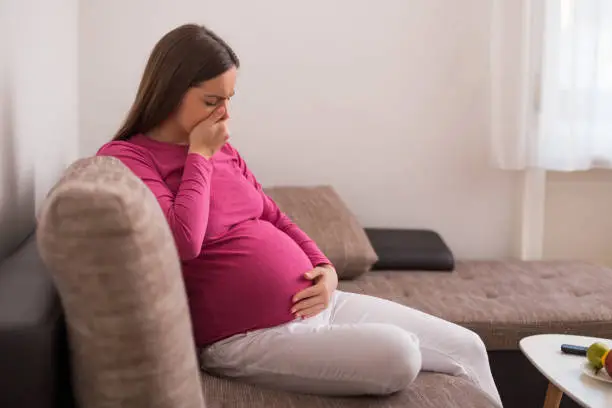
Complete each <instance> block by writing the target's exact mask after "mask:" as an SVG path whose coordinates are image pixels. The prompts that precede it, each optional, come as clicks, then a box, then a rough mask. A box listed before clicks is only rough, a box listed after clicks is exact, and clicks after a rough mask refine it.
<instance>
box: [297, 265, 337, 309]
mask: <svg viewBox="0 0 612 408" xmlns="http://www.w3.org/2000/svg"><path fill="white" fill-rule="evenodd" d="M304 277H305V278H306V279H308V280H311V281H314V285H312V286H311V287H309V288H306V289H304V290H302V291H300V292H298V293H297V294H296V295H295V296H294V297H293V303H294V305H293V307H292V308H291V313H293V314H294V315H295V317H303V318H308V317H313V316H316V315H318V314H319V313H321V312H322V311H323V310H325V308H327V306H329V301H330V300H331V296H332V294H333V293H334V290H336V287H337V286H338V275H337V274H336V270H335V269H334V267H333V266H331V265H323V266H317V267H316V268H314V269H313V270H312V271H308V272H306V273H305V274H304Z"/></svg>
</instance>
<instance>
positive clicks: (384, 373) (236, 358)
mask: <svg viewBox="0 0 612 408" xmlns="http://www.w3.org/2000/svg"><path fill="white" fill-rule="evenodd" d="M331 311H332V308H329V309H328V310H326V311H324V312H323V313H322V314H320V315H319V316H316V317H314V318H311V319H307V320H302V321H296V322H292V323H288V324H285V325H282V326H278V327H273V328H270V329H263V330H257V331H254V332H250V333H247V334H241V335H237V336H234V337H231V338H230V339H228V340H223V341H221V342H218V343H215V344H213V345H212V346H211V347H208V348H205V349H203V350H202V351H201V353H200V357H201V362H202V368H203V369H205V370H206V371H209V372H211V373H213V374H218V375H221V376H226V377H233V378H239V379H241V380H243V381H247V382H250V383H253V384H258V385H262V386H266V387H270V388H280V389H284V390H287V391H295V392H302V393H308V394H322V395H335V396H341V395H383V394H390V393H393V392H396V391H399V390H402V389H404V388H406V387H407V386H408V385H409V384H410V383H411V382H412V381H413V380H414V379H415V378H416V376H417V374H418V372H419V371H420V369H421V355H420V352H419V343H418V339H417V338H416V336H414V335H413V334H410V333H408V332H407V331H405V330H403V329H401V328H399V327H395V326H393V325H388V324H380V323H363V324H357V325H355V324H343V325H330V324H329V319H330V316H331Z"/></svg>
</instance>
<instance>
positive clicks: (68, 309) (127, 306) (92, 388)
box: [37, 157, 204, 408]
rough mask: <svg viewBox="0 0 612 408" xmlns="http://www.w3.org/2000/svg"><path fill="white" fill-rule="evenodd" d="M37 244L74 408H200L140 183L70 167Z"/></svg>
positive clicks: (173, 279)
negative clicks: (59, 319)
mask: <svg viewBox="0 0 612 408" xmlns="http://www.w3.org/2000/svg"><path fill="white" fill-rule="evenodd" d="M37 236H38V245H39V248H40V252H41V255H42V258H43V260H44V261H45V263H46V265H47V267H48V268H49V269H50V271H51V273H52V276H53V279H54V281H55V284H56V286H57V288H58V291H59V294H60V298H61V301H62V304H63V306H64V310H65V314H66V320H67V325H68V332H69V339H70V348H71V355H72V363H73V370H74V374H73V378H74V380H73V381H74V388H75V393H76V397H77V401H78V404H79V406H81V407H87V408H98V407H100V408H102V407H104V408H106V407H135V408H139V407H142V408H145V407H146V408H176V407H185V408H201V407H204V402H203V395H202V390H201V385H200V376H199V371H198V366H197V360H196V355H195V352H194V345H193V335H192V331H191V325H190V321H189V310H188V308H187V300H186V295H185V289H184V285H183V280H182V278H181V271H180V265H179V260H178V256H177V253H176V249H175V246H174V241H173V238H172V235H171V232H170V230H169V228H168V225H167V223H166V220H165V218H164V216H163V214H162V212H161V209H160V207H159V205H158V203H157V201H156V200H155V197H153V195H152V193H151V192H150V191H149V189H148V188H147V187H146V186H145V185H144V184H143V183H142V182H141V181H140V179H138V178H137V177H136V176H135V175H133V174H132V173H131V172H130V170H128V169H127V168H126V167H125V166H124V165H123V164H121V162H119V161H118V160H116V159H114V158H110V157H95V158H90V159H84V160H81V161H79V162H77V163H75V164H74V165H73V166H72V167H71V168H70V169H69V170H68V171H67V172H66V174H65V176H64V178H63V179H62V180H61V181H60V182H59V183H58V184H57V186H56V187H55V188H54V189H53V190H52V192H51V193H50V195H49V197H48V198H47V200H46V202H45V204H44V206H43V209H42V212H41V214H40V218H39V227H38V235H37Z"/></svg>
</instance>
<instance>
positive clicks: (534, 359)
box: [517, 334, 612, 408]
mask: <svg viewBox="0 0 612 408" xmlns="http://www.w3.org/2000/svg"><path fill="white" fill-rule="evenodd" d="M596 341H601V342H603V343H607V344H609V345H610V346H612V340H604V339H597V338H593V337H582V336H569V335H564V334H542V335H538V336H532V337H527V338H524V339H523V340H521V342H520V348H521V351H522V352H523V354H525V356H526V357H527V358H528V359H529V361H530V362H531V363H532V364H533V365H534V366H535V367H536V368H537V369H538V371H540V372H541V373H542V374H543V375H544V376H545V377H546V378H547V379H548V381H549V385H548V391H547V392H546V401H545V402H544V408H558V407H559V403H560V402H561V398H562V397H563V394H565V395H567V396H568V397H570V398H571V399H573V400H574V401H576V402H577V403H579V404H580V405H582V406H583V407H587V408H606V407H608V408H609V407H612V384H610V383H606V382H603V381H599V380H596V379H593V378H591V377H589V376H588V375H586V374H584V373H583V372H582V366H583V365H584V363H585V361H586V357H582V356H573V355H568V354H563V353H561V345H562V344H574V345H577V346H587V347H588V346H590V345H591V344H593V343H595V342H596ZM517 374H518V375H520V373H517Z"/></svg>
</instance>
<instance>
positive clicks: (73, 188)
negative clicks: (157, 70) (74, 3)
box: [0, 157, 612, 408]
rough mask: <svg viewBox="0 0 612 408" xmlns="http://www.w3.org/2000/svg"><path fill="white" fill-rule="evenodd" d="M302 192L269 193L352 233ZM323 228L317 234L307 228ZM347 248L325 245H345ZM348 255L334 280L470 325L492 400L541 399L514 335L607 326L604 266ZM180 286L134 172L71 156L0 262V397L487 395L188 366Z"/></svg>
mask: <svg viewBox="0 0 612 408" xmlns="http://www.w3.org/2000/svg"><path fill="white" fill-rule="evenodd" d="M326 191H329V190H326ZM313 193H317V191H312V189H297V190H296V189H295V188H293V189H280V190H271V191H270V194H271V195H272V196H273V197H274V198H275V200H276V201H277V202H279V205H280V206H281V208H283V210H286V211H287V213H288V214H289V215H290V216H291V217H292V218H294V219H295V220H296V222H297V223H298V224H299V225H300V226H302V227H303V228H304V229H305V230H307V232H308V233H309V234H310V235H312V236H313V237H314V238H315V240H317V243H319V245H320V246H321V247H322V248H324V249H325V251H326V253H329V252H330V251H331V252H332V253H333V252H334V250H333V248H329V244H328V242H327V240H329V241H333V240H342V239H344V238H345V234H342V233H340V232H338V231H339V228H345V229H346V230H348V233H349V234H357V233H358V231H357V227H356V224H355V220H354V218H352V217H351V216H350V212H346V209H344V211H345V212H346V214H345V215H344V216H342V217H339V218H333V219H326V218H325V216H321V217H320V219H321V220H322V221H321V222H322V223H323V224H322V225H318V226H317V225H316V222H313V221H312V220H313V219H317V218H318V217H316V215H317V212H316V211H314V212H313V208H314V207H316V206H317V205H318V204H317V203H316V202H315V201H316V200H314V199H313V198H312V196H313ZM319 193H320V191H319ZM319 196H320V194H319ZM296 197H298V198H296ZM300 197H301V198H300ZM326 197H327V198H325V199H324V200H323V201H324V204H326V205H328V207H326V208H329V204H330V203H329V202H327V201H326V200H328V199H329V197H330V196H329V195H328V196H326ZM332 198H333V197H332ZM329 200H331V199H329ZM329 200H328V201H329ZM332 201H333V200H332ZM335 202H337V200H335ZM300 203H302V204H300ZM319 204H320V203H319ZM300 208H303V209H304V212H303V213H299V212H300ZM309 214H310V216H309ZM313 214H314V215H315V216H314V217H313V216H312V215H313ZM309 220H310V221H309ZM338 220H340V221H342V222H341V223H340V224H338V223H337V221H338ZM330 224H331V226H332V227H333V228H332V231H333V232H332V233H329V234H320V233H317V231H318V230H325V229H326V228H327V229H328V230H329V227H330ZM346 225H348V227H347V226H346ZM352 242H353V241H352ZM355 242H361V243H363V237H361V238H359V239H357V238H356V240H355ZM348 249H350V248H348ZM348 249H347V246H346V245H345V246H344V247H342V248H340V249H337V250H338V252H337V254H336V253H334V257H343V256H344V257H346V256H347V253H346V252H347V251H348ZM353 250H354V248H353V249H351V251H353ZM334 257H332V260H334V259H335V258H334ZM353 258H354V259H353V260H346V259H345V261H344V262H339V263H340V264H341V265H343V266H345V269H346V271H343V274H344V273H345V272H346V275H345V276H346V278H345V280H342V281H341V282H340V289H342V290H346V291H352V292H357V293H365V294H371V295H375V296H380V297H384V298H387V299H390V300H394V301H397V302H400V303H403V304H406V305H408V306H411V307H416V308H418V309H420V310H423V311H425V312H427V313H431V314H434V315H437V316H439V317H442V318H444V319H447V320H450V321H453V322H456V323H458V324H461V325H463V326H465V327H468V328H470V329H472V330H474V331H475V332H477V333H478V334H479V335H480V336H481V337H482V338H483V340H484V342H485V344H486V345H487V348H488V350H489V358H490V362H491V366H492V370H493V373H494V377H495V379H496V382H497V384H498V387H499V389H500V393H501V395H502V399H503V401H504V406H505V407H532V406H533V407H537V406H541V404H542V402H543V398H544V393H545V389H546V380H545V379H544V378H543V377H542V376H541V375H539V374H538V373H537V371H536V370H535V369H534V368H533V367H531V365H530V364H529V363H528V362H527V360H526V359H525V358H523V357H522V355H521V353H520V352H519V351H518V341H519V340H520V339H521V338H523V337H525V336H528V335H533V334H540V333H552V332H556V333H572V334H583V335H590V336H598V337H608V338H610V337H612V323H611V322H612V297H610V296H609V295H608V294H609V293H611V291H612V271H611V270H610V269H608V268H605V267H601V266H597V265H592V264H589V263H583V262H519V261H479V262H467V261H463V262H458V263H457V264H456V267H455V271H454V272H452V273H439V272H425V271H423V272H418V271H417V272H414V271H411V272H407V271H388V270H384V271H378V270H377V271H369V272H366V271H367V269H368V267H367V266H365V267H364V266H363V265H364V264H367V263H368V262H371V261H372V255H371V249H367V248H365V249H363V252H362V254H361V255H359V254H358V255H356V256H355V257H353ZM334 262H336V261H334ZM347 271H348V272H347ZM182 285H183V283H182V279H181V278H180V264H179V261H178V257H177V255H176V249H175V248H174V246H173V242H172V239H171V235H170V231H169V229H168V227H167V225H166V223H165V220H164V219H163V215H162V214H161V211H160V210H159V206H157V205H156V202H155V199H154V197H153V196H152V195H151V193H150V192H149V191H148V189H147V188H146V187H145V186H144V184H142V183H141V182H140V180H138V179H137V178H136V177H135V176H133V175H132V174H131V173H130V172H129V170H127V169H126V168H125V167H123V165H122V164H121V163H120V162H118V161H116V160H114V159H111V158H100V157H98V158H90V159H84V160H81V161H79V162H77V163H75V165H73V166H72V167H71V168H70V169H69V170H68V171H67V172H66V174H65V176H64V178H63V179H62V180H60V182H59V183H58V185H57V186H56V187H55V188H54V189H53V191H51V193H50V195H49V198H48V199H47V202H46V203H45V205H44V208H43V210H42V212H41V214H40V217H39V226H38V230H37V231H36V233H33V234H32V236H30V237H29V238H28V239H27V240H26V241H25V242H24V243H23V244H22V245H21V246H20V247H19V248H18V249H17V251H16V252H15V253H14V254H13V255H12V256H10V257H9V258H8V259H6V260H4V261H3V262H2V263H1V264H0V350H1V351H2V354H1V356H2V357H1V358H0V406H2V407H24V408H29V407H31V408H47V407H49V408H50V407H73V406H77V407H87V408H89V407H114V406H124V407H160V408H162V407H163V408H166V407H204V406H206V407H208V408H221V407H223V408H247V407H249V408H258V407H266V408H267V407H270V408H274V407H281V408H285V407H286V408H301V407H321V408H327V407H329V408H332V407H348V408H351V407H355V408H357V407H368V408H378V407H381V408H382V407H384V408H395V407H412V408H442V407H449V408H454V407H457V408H459V407H471V408H481V407H482V408H488V407H491V404H490V403H489V402H488V400H487V399H486V397H485V396H484V395H483V394H482V393H481V392H480V390H479V389H478V388H476V387H475V386H474V385H473V384H471V383H470V382H469V381H466V380H464V379H461V378H455V377H451V376H447V375H443V374H437V373H427V372H423V373H421V374H420V375H419V376H418V377H417V379H416V381H415V383H414V384H413V385H412V386H411V387H409V388H408V389H406V390H404V391H402V392H400V393H397V394H395V395H392V396H389V397H358V398H327V397H318V396H311V395H300V394H290V393H285V392H280V391H275V390H270V389H263V388H258V387H255V386H251V385H249V384H243V383H240V382H237V381H233V380H227V379H221V378H216V377H214V376H211V375H209V374H207V373H205V372H203V371H202V370H199V368H198V361H197V352H196V350H195V348H194V346H193V344H192V340H191V327H190V323H189V319H188V308H187V302H186V296H185V292H184V287H183V286H182ZM373 346H374V347H375V345H373ZM573 406H575V405H573V404H572V403H571V401H569V400H568V401H566V400H564V401H563V403H562V407H573Z"/></svg>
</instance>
